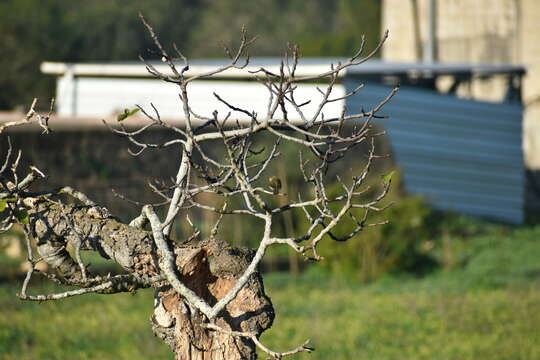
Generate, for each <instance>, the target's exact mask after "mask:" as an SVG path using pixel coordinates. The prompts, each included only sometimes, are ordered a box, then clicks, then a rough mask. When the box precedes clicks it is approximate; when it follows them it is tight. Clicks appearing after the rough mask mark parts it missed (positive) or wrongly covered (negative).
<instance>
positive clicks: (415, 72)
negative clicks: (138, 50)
mask: <svg viewBox="0 0 540 360" xmlns="http://www.w3.org/2000/svg"><path fill="white" fill-rule="evenodd" d="M281 61H282V58H275V57H258V58H253V59H250V63H249V65H248V66H247V67H246V68H244V69H229V70H227V71H225V72H223V73H220V74H217V75H215V76H213V78H254V77H255V76H257V74H255V73H253V72H254V71H257V70H259V69H260V68H261V67H264V68H265V69H267V70H269V71H271V72H274V73H279V66H280V63H281ZM346 61H347V59H346V58H323V57H315V58H301V59H300V60H299V63H298V68H297V71H296V75H297V76H299V77H302V76H314V75H318V74H321V73H323V72H326V71H329V70H330V66H331V65H332V64H334V65H335V64H337V63H338V62H341V63H344V62H346ZM229 62H230V60H228V59H199V60H192V61H190V63H189V64H190V67H189V70H188V71H187V72H186V76H188V77H189V76H196V75H201V74H203V73H205V72H208V71H212V70H215V69H216V68H218V67H222V66H225V65H227V64H228V63H229ZM151 63H152V65H154V66H155V67H156V69H158V70H159V71H161V72H162V73H165V74H168V75H172V72H171V71H170V69H169V67H168V66H167V65H166V64H164V63H162V62H151ZM240 64H241V62H240ZM183 66H184V65H183V64H178V67H179V68H182V67H183ZM41 71H42V72H43V73H45V74H55V75H63V74H65V73H67V72H71V73H72V74H73V75H75V76H118V77H152V75H151V74H149V73H148V71H147V70H146V68H145V66H144V64H143V63H142V62H109V63H73V64H72V63H60V62H48V61H46V62H43V63H42V64H41ZM524 72H525V68H524V67H523V66H521V65H511V64H470V63H421V62H417V63H404V62H387V61H382V60H376V59H372V60H369V61H367V62H365V63H363V64H361V65H358V66H351V67H349V68H347V69H346V70H343V71H342V72H341V73H340V76H342V77H344V76H348V75H350V76H354V75H366V74H374V75H407V76H419V75H429V76H434V75H448V74H453V75H456V74H470V75H492V74H507V73H517V74H523V73H524Z"/></svg>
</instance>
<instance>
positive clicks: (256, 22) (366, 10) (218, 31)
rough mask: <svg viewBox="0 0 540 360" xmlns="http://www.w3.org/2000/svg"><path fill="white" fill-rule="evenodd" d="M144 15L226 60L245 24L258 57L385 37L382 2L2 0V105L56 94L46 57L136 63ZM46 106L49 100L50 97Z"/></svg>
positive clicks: (164, 34)
mask: <svg viewBox="0 0 540 360" xmlns="http://www.w3.org/2000/svg"><path fill="white" fill-rule="evenodd" d="M139 11H140V12H142V13H144V14H145V16H146V17H147V18H148V19H149V21H151V22H152V24H153V25H154V28H155V29H156V30H157V31H158V32H159V34H160V37H161V39H162V41H163V43H164V44H171V43H172V42H173V41H174V42H176V43H177V44H178V46H179V47H180V48H181V49H182V50H183V51H184V52H185V53H186V54H187V55H189V56H190V57H191V58H194V57H222V56H223V52H222V49H221V47H220V44H221V43H229V42H231V41H232V40H233V39H236V38H237V37H238V36H237V35H238V32H239V30H240V28H241V26H242V25H246V26H247V27H248V30H249V31H250V32H251V33H252V34H256V35H259V40H258V41H257V46H256V47H255V49H254V55H257V56H279V55H282V54H283V51H284V45H285V44H286V42H287V41H293V42H296V43H298V44H299V45H300V47H301V52H302V55H303V56H346V55H349V54H350V52H351V51H352V50H353V49H354V48H355V47H357V46H358V44H359V42H360V39H361V36H362V34H366V38H367V40H368V44H375V43H376V41H377V39H378V38H379V34H380V2H379V1H376V0H362V1H355V0H338V1H324V0H312V1H310V2H309V3H308V4H306V2H305V1H301V0H289V1H286V0H261V1H257V2H254V1H251V2H250V1H240V0H231V1H219V0H159V1H158V0H94V1H88V2H79V1H69V0H41V1H38V0H4V1H2V2H0V49H2V56H0V69H1V70H0V90H1V91H0V110H13V109H17V108H21V107H25V106H26V105H28V104H29V103H30V102H31V99H32V98H34V97H39V98H42V99H47V98H50V97H52V96H53V94H54V86H55V84H54V79H53V78H48V77H45V76H43V75H42V74H41V73H40V70H39V64H40V63H41V62H42V61H44V60H48V61H62V62H84V61H104V62H106V61H136V59H137V56H138V55H139V54H145V55H148V54H147V52H148V51H147V49H148V48H149V47H150V43H149V39H148V37H147V36H146V34H145V33H144V29H143V27H142V25H141V24H140V23H139V20H138V17H137V13H138V12H139ZM43 103H46V101H44V102H43Z"/></svg>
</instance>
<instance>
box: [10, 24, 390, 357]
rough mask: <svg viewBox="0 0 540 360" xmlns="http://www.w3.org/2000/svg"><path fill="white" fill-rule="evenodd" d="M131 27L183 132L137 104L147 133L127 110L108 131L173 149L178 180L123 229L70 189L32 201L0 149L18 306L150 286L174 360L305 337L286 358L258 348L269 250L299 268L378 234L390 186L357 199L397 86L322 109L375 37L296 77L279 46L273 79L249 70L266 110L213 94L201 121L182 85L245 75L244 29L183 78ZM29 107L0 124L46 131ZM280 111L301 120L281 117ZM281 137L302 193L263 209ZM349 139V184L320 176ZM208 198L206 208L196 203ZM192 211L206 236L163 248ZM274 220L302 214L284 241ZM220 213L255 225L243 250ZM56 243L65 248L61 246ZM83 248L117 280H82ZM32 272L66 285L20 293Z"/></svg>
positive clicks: (158, 324)
mask: <svg viewBox="0 0 540 360" xmlns="http://www.w3.org/2000/svg"><path fill="white" fill-rule="evenodd" d="M141 20H142V22H143V24H144V26H145V27H146V28H147V30H148V32H149V34H150V36H151V37H152V39H153V42H154V44H155V45H156V48H157V51H158V52H159V55H160V56H161V57H162V60H163V62H165V63H166V64H167V65H168V71H166V72H161V71H158V69H157V67H156V66H154V65H152V63H150V62H145V64H146V67H147V69H148V71H149V72H150V73H151V74H152V75H153V76H154V77H156V78H158V79H162V80H164V81H166V82H169V83H173V84H176V85H177V86H178V89H179V98H180V102H181V105H182V109H183V115H184V118H185V126H184V127H179V126H173V125H172V124H170V123H167V122H166V121H163V120H162V119H161V117H160V115H159V112H158V110H157V109H155V108H154V109H153V110H152V111H148V109H144V108H142V107H140V108H139V109H140V111H141V112H142V113H144V115H145V116H146V117H147V119H148V124H147V125H145V126H142V127H141V128H137V129H133V128H129V127H127V126H125V125H124V120H125V118H127V117H128V116H129V115H130V114H131V113H132V112H129V111H128V112H126V113H124V114H123V115H121V116H120V117H119V119H118V120H119V125H118V126H116V125H115V126H112V125H109V124H107V125H108V126H109V127H110V129H111V130H112V131H113V132H115V133H116V134H118V135H120V136H122V137H125V138H126V139H128V140H129V142H130V152H131V153H132V154H133V155H134V156H138V155H139V154H141V153H142V152H144V151H159V149H163V148H166V147H175V148H177V149H178V151H179V166H178V169H177V172H176V177H175V178H174V179H173V180H172V181H171V182H170V183H168V182H167V180H164V181H161V182H159V183H154V184H150V186H151V188H152V190H153V191H154V192H155V193H157V194H158V195H159V196H160V197H161V198H162V199H163V201H162V202H161V203H158V204H140V205H141V212H140V215H139V216H138V217H136V218H135V219H133V220H132V221H131V222H129V223H123V222H121V221H120V220H119V219H118V218H116V217H114V216H113V215H112V214H110V212H109V211H108V210H107V208H105V207H102V206H100V205H98V204H96V203H95V202H94V201H92V200H91V199H89V198H88V196H86V195H85V194H83V193H81V192H79V191H77V190H75V189H73V188H71V187H69V186H66V187H63V188H60V189H53V190H50V191H41V192H32V191H31V189H30V186H31V185H32V183H33V182H34V181H36V180H38V179H40V178H45V177H46V176H45V174H43V173H42V172H41V171H39V170H38V168H36V167H32V168H31V169H30V171H29V172H28V173H27V174H25V176H24V177H20V176H18V173H19V171H18V163H19V159H20V156H21V154H20V153H19V154H18V155H17V156H14V155H13V151H12V148H11V146H10V147H9V151H8V153H7V155H6V157H5V161H4V165H3V166H2V167H1V169H0V184H1V188H0V210H1V211H2V214H3V215H4V217H3V222H2V226H3V229H4V230H6V229H8V228H9V227H10V226H11V225H12V224H14V223H18V224H19V225H20V226H21V227H22V229H23V230H24V233H25V235H26V244H27V250H28V261H29V262H30V264H31V266H30V269H29V270H28V273H27V275H26V278H25V280H24V282H23V284H22V288H21V291H20V293H19V294H18V296H19V297H20V298H21V299H23V300H30V301H47V300H57V299H62V298H66V297H70V296H76V295H82V294H88V293H99V294H113V293H119V292H129V291H134V290H136V289H138V288H149V287H152V288H155V289H156V292H155V304H154V313H153V316H152V324H153V331H154V334H155V335H157V336H158V337H160V338H161V339H163V340H164V341H165V342H166V343H167V344H168V345H169V346H170V347H171V349H172V351H174V353H175V354H176V358H177V359H253V358H255V357H256V348H257V347H258V348H259V349H260V350H261V351H263V352H265V353H267V354H268V355H269V356H270V357H272V358H276V359H280V358H282V357H284V356H287V355H291V354H295V353H298V352H302V351H311V350H312V349H311V348H310V347H308V342H307V341H306V342H305V343H304V344H301V345H300V346H297V347H296V348H294V349H292V350H290V351H285V352H276V351H273V350H270V349H268V348H267V347H265V346H264V345H263V344H262V343H261V342H260V341H259V336H260V335H261V333H262V332H263V331H265V330H266V329H268V328H269V327H270V326H271V325H272V321H273V318H274V311H273V307H272V303H271V302H270V299H269V298H268V297H267V296H266V294H265V292H264V287H263V282H262V278H261V275H260V273H259V271H258V268H259V265H260V263H261V260H262V259H263V257H264V255H265V252H266V251H267V249H268V248H269V247H270V246H273V245H285V246H289V247H290V248H292V249H293V250H294V251H296V252H297V253H299V254H301V255H302V256H303V257H305V258H306V259H309V260H315V261H318V260H321V259H322V257H321V256H320V255H319V253H318V252H317V246H318V245H319V244H320V243H321V241H346V240H348V239H351V238H353V237H354V236H355V235H356V234H358V233H359V232H360V231H362V229H364V228H365V227H368V226H373V225H377V224H371V223H369V222H368V218H369V214H370V212H373V211H380V210H382V209H383V208H384V207H383V206H381V205H380V204H381V200H382V199H383V198H384V197H385V195H386V194H387V192H388V189H389V186H390V181H388V179H383V181H382V186H381V187H380V189H379V190H380V191H379V192H378V193H377V194H376V195H375V196H374V197H372V198H370V200H368V201H366V200H365V194H366V191H367V189H368V186H367V185H366V179H367V177H368V174H369V172H370V169H371V167H372V164H373V162H374V161H375V160H376V159H378V158H380V157H384V155H377V154H376V153H375V146H374V139H375V137H377V136H379V135H381V133H380V132H376V131H375V130H374V129H373V127H372V124H371V121H372V119H373V118H375V117H378V115H377V114H378V112H379V110H380V109H381V108H382V106H383V105H384V104H385V103H386V102H387V101H389V100H390V98H391V97H392V96H393V95H394V94H395V92H396V89H395V90H394V91H392V92H391V93H390V94H389V95H388V97H387V98H385V99H382V101H381V102H380V103H379V104H378V105H377V106H375V107H373V108H372V109H370V110H369V111H360V112H357V113H355V114H352V115H347V114H346V112H345V110H344V111H343V112H342V114H341V115H340V116H339V117H336V118H325V116H324V110H325V106H326V105H327V104H329V103H332V102H335V101H339V100H342V99H344V98H347V97H350V96H353V95H354V94H355V93H356V92H357V91H358V90H359V88H358V89H355V90H353V91H351V92H350V93H347V94H346V95H345V96H338V97H335V96H333V90H334V87H335V85H336V84H337V81H338V78H339V76H340V74H341V72H342V71H344V70H345V69H346V68H348V67H351V66H357V65H360V64H362V63H363V62H365V61H366V60H367V59H369V58H371V57H372V56H373V55H374V54H375V53H376V52H377V51H378V50H379V49H380V47H381V46H382V43H383V42H384V40H385V39H386V36H387V34H385V36H384V38H383V39H382V41H381V42H380V43H379V44H378V45H377V46H376V47H375V48H374V49H373V50H372V51H371V52H370V53H369V54H367V55H365V56H364V55H363V50H364V43H362V44H361V46H360V49H359V50H358V52H357V53H355V54H354V55H353V56H352V57H351V58H350V59H349V60H348V61H346V62H343V63H337V64H335V65H333V66H331V67H330V68H329V69H328V71H326V72H324V73H322V74H319V75H317V76H308V77H301V76H297V75H296V70H297V66H298V50H297V48H296V47H290V48H289V50H288V51H287V54H286V56H285V57H284V59H283V61H282V62H281V66H280V67H279V71H278V72H271V71H270V70H269V69H265V68H260V69H258V70H257V71H256V72H255V75H256V78H257V80H258V81H259V82H260V83H261V84H263V85H264V86H265V87H266V89H267V90H268V108H267V113H266V114H262V115H261V114H257V113H255V112H253V111H252V110H250V109H244V108H240V107H238V106H235V105H234V104H230V103H229V102H227V100H226V99H224V98H223V97H222V96H220V95H218V94H215V97H216V99H217V100H219V101H220V102H221V103H223V104H224V105H226V106H227V108H228V109H229V110H230V111H229V112H228V113H227V114H226V115H225V116H222V115H221V114H218V113H217V111H214V112H213V115H212V116H211V117H204V116H202V115H200V114H197V113H195V112H194V110H193V109H192V107H191V105H190V97H189V94H190V93H189V89H190V84H191V83H192V82H193V81H195V80H198V79H204V78H209V77H212V76H214V75H216V74H219V73H222V72H225V71H230V70H231V69H244V68H245V67H246V66H247V65H248V64H249V56H248V53H247V51H248V48H249V46H250V44H252V43H253V41H254V39H251V38H248V36H247V34H246V32H245V31H243V32H242V35H241V41H240V45H239V47H238V49H237V50H236V51H235V52H231V51H229V50H228V49H226V53H227V55H229V57H230V63H229V64H228V65H226V66H224V67H221V68H217V69H215V70H213V71H210V72H208V73H205V74H202V75H197V76H190V71H189V62H188V60H187V59H186V58H185V57H184V56H183V55H182V54H181V53H180V51H179V50H178V49H177V47H176V46H174V51H175V52H174V56H173V55H170V54H169V52H167V50H166V49H165V48H164V47H163V46H162V44H161V43H160V41H159V40H158V37H157V35H156V34H155V32H154V30H153V29H152V27H151V26H150V25H149V24H148V23H146V21H145V20H144V18H143V17H142V16H141ZM143 60H144V59H143ZM315 80H318V81H321V80H324V81H325V82H326V86H325V87H324V90H319V91H320V98H319V99H317V100H315V99H312V100H311V101H312V102H313V103H315V104H316V106H315V109H316V110H315V112H307V111H305V110H304V109H305V105H306V104H307V102H304V103H301V102H300V101H299V100H298V99H297V97H296V96H295V90H296V89H297V86H298V84H300V83H303V82H308V81H315ZM34 105H35V104H33V106H32V108H31V111H30V112H29V113H28V115H27V117H26V118H25V119H23V120H21V121H20V122H15V123H13V124H6V125H4V127H8V126H16V125H21V124H25V123H28V122H32V121H36V120H37V121H39V123H40V124H41V126H42V127H43V128H44V129H45V130H46V131H48V125H47V119H48V117H47V116H37V117H36V115H37V114H36V113H35V111H34ZM291 111H292V112H294V113H295V116H297V117H299V118H300V119H301V121H297V122H294V121H291V120H290V118H291ZM239 113H241V114H243V115H247V116H248V118H249V120H248V121H239V120H237V119H236V118H235V116H236V115H237V114H239ZM4 127H2V128H0V131H2V130H3V129H4ZM155 127H161V128H166V129H169V130H170V132H171V133H172V134H174V135H175V138H174V139H173V140H170V141H167V142H164V143H150V142H147V141H143V140H141V135H142V134H144V133H145V132H146V131H147V130H149V129H151V128H155ZM259 133H266V134H268V135H269V136H270V137H272V138H273V139H274V144H273V146H272V147H271V148H268V149H265V148H263V149H261V148H260V146H257V137H256V136H257V134H259ZM281 142H291V143H293V144H295V145H296V146H297V147H298V150H299V152H298V158H297V159H295V160H296V162H297V165H298V171H299V172H301V174H302V178H303V188H304V191H302V192H300V193H299V194H289V197H288V198H289V199H294V198H295V199H296V200H294V201H290V202H289V203H287V204H286V205H283V204H282V205H281V206H278V207H275V206H274V207H273V206H272V205H271V204H272V201H271V200H272V199H273V198H275V197H276V196H280V195H282V194H283V191H285V189H282V185H281V180H280V179H279V178H277V177H275V176H271V177H268V175H267V172H268V169H269V166H270V165H271V164H272V163H274V162H276V161H277V160H278V159H280V157H281V156H282V155H281V153H280V151H279V149H280V143H281ZM207 143H211V144H212V147H213V148H219V149H220V151H219V153H220V154H221V156H216V153H217V152H216V151H213V152H209V151H208V146H207V145H206V144H207ZM359 144H367V145H368V146H367V148H368V151H367V153H366V154H364V155H365V165H364V166H363V168H361V169H357V171H353V172H352V176H351V177H350V178H348V179H346V178H345V176H344V175H342V177H339V176H338V177H336V178H334V179H330V178H329V177H330V176H329V173H328V170H329V168H330V167H332V166H333V164H334V163H335V162H336V161H338V160H340V159H342V158H343V156H344V155H345V154H346V153H347V152H349V151H350V150H351V149H353V148H355V147H356V146H358V145H359ZM174 161H176V159H171V163H172V162H174ZM336 181H337V182H338V183H339V184H340V187H341V191H340V193H339V194H337V195H329V191H328V187H329V184H331V183H335V182H336ZM208 194H210V195H211V196H213V198H214V199H217V200H212V201H208ZM293 195H294V196H293ZM66 197H71V198H72V200H71V201H69V199H67V198H66ZM362 199H363V200H362ZM195 209H197V211H206V212H211V213H214V214H216V219H217V221H216V222H215V224H212V226H210V227H209V228H211V231H209V233H208V234H207V236H202V235H201V232H200V230H199V229H197V228H196V226H195V225H193V233H192V234H191V235H190V236H186V238H185V239H181V240H178V239H176V240H175V239H173V238H172V237H171V231H172V229H173V227H174V226H175V221H179V220H178V219H179V218H183V217H186V219H187V221H190V216H189V215H190V213H191V212H192V211H194V210H195ZM355 209H357V210H356V211H353V210H355ZM358 209H360V210H361V211H362V216H361V217H358V216H357V215H355V214H358ZM286 212H300V213H301V214H303V216H304V217H305V219H306V220H307V222H308V223H309V226H308V227H307V228H306V229H305V232H304V233H303V234H300V235H298V236H296V237H292V235H290V236H291V237H278V236H276V235H275V234H274V231H273V224H274V223H275V221H276V219H279V217H280V216H283V214H285V213H286ZM230 216H238V217H254V218H255V219H257V221H259V222H260V228H261V235H260V238H259V239H258V247H257V248H256V249H255V250H254V251H253V250H250V249H246V248H232V247H231V246H230V245H229V243H228V242H227V239H222V238H221V237H220V228H221V227H220V224H221V222H222V220H223V219H224V218H226V217H230ZM345 219H349V221H352V223H353V224H354V225H353V226H352V227H351V231H350V233H349V234H347V235H345V236H338V235H337V234H334V233H333V229H334V228H335V226H336V225H337V224H339V223H340V222H342V221H343V220H345ZM68 246H69V247H70V248H71V249H73V251H68ZM81 251H95V252H98V253H99V254H100V255H101V256H103V257H105V258H110V259H112V260H114V261H115V262H116V263H118V264H119V265H120V266H121V267H122V268H123V269H124V270H125V272H124V273H122V274H116V275H108V276H99V275H96V274H93V273H92V271H91V270H90V269H89V268H88V267H87V265H86V264H85V263H84V261H83V259H82V257H81ZM41 261H44V262H46V263H47V264H48V265H49V267H50V269H52V270H53V271H52V272H49V273H42V272H40V271H38V270H37V269H36V267H35V265H36V264H37V263H39V262H41ZM36 273H39V274H40V275H42V276H45V277H47V278H48V279H50V280H51V281H54V282H57V283H59V284H63V285H70V286H76V287H77V288H78V289H77V290H70V291H65V292H59V293H49V294H38V295H32V294H30V293H29V290H28V287H29V282H30V279H31V277H32V276H33V275H34V274H36Z"/></svg>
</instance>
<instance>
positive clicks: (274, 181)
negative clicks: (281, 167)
mask: <svg viewBox="0 0 540 360" xmlns="http://www.w3.org/2000/svg"><path fill="white" fill-rule="evenodd" d="M268 185H270V188H271V189H272V192H273V193H274V195H277V194H279V191H280V190H281V179H280V178H278V177H277V176H270V177H269V178H268Z"/></svg>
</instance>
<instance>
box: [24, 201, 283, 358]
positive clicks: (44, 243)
mask: <svg viewBox="0 0 540 360" xmlns="http://www.w3.org/2000/svg"><path fill="white" fill-rule="evenodd" d="M25 204H26V205H27V206H28V208H29V211H28V212H29V219H30V222H29V227H30V230H31V232H32V235H33V236H34V237H35V239H36V240H37V248H38V252H39V253H40V255H41V256H42V257H44V261H45V262H47V264H49V265H50V266H51V267H52V268H54V269H55V270H56V271H57V272H58V273H59V274H60V275H61V276H63V277H64V278H66V279H69V280H71V281H81V276H82V273H81V269H80V266H79V264H78V263H77V262H76V261H75V260H74V259H73V258H72V257H71V255H70V254H69V252H68V251H67V250H66V247H67V245H68V243H72V244H77V245H79V244H78V243H77V242H79V243H80V248H81V249H82V250H93V251H98V252H99V253H100V254H101V255H102V256H104V257H107V258H110V259H113V260H114V261H116V262H117V263H118V264H119V265H120V266H122V268H123V269H124V270H126V271H127V272H128V273H131V274H135V275H138V276H141V277H148V276H155V275H159V274H160V269H159V267H158V266H157V264H158V260H157V254H156V249H155V246H154V243H153V238H152V234H151V232H148V231H146V230H142V229H137V228H135V227H131V226H129V225H126V224H124V223H122V222H120V221H119V220H118V219H116V218H114V217H112V216H110V215H109V213H108V211H106V209H104V208H101V207H98V206H72V205H63V204H60V203H57V202H51V201H48V200H43V199H35V198H34V199H26V200H25ZM80 239H83V241H82V243H81V241H80ZM174 253H175V256H176V266H177V271H178V274H179V276H180V280H181V281H182V282H183V283H184V284H185V285H186V286H187V287H189V288H190V289H191V290H193V291H194V292H195V293H196V294H197V295H198V296H200V297H201V298H202V299H204V300H205V301H206V302H207V303H208V304H209V305H210V306H213V305H214V304H215V303H216V302H217V301H218V300H219V299H220V298H222V297H223V296H224V295H225V294H226V293H227V292H228V291H229V290H230V289H231V288H232V287H233V286H234V284H235V281H236V279H237V278H238V277H239V276H240V275H241V274H242V273H243V271H244V270H245V269H246V267H247V266H248V264H249V262H250V260H251V259H252V258H253V254H254V253H253V251H251V250H249V249H244V248H230V247H229V246H228V244H227V243H225V242H223V241H220V240H217V239H206V240H203V241H200V242H191V243H186V244H181V245H175V246H174ZM273 319H274V310H273V307H272V303H271V302H270V299H269V298H268V297H267V296H266V295H265V292H264V286H263V283H262V278H261V276H260V274H259V273H258V272H256V273H254V274H253V275H252V276H251V277H250V279H249V281H248V283H247V284H246V286H245V287H244V288H243V289H242V290H241V291H240V293H239V294H238V295H237V296H236V298H235V299H234V300H233V301H231V302H230V303H229V304H228V305H227V307H226V309H225V310H224V311H222V313H221V314H220V315H219V316H218V317H217V318H216V319H215V321H214V324H216V325H218V326H219V327H221V328H223V329H226V330H232V331H243V332H250V333H253V334H257V335H260V334H261V333H262V332H263V331H265V330H266V329H268V328H269V327H270V326H271V325H272V322H273ZM151 322H152V329H153V331H154V334H155V335H156V336H158V337H159V338H161V339H162V340H163V341H165V342H166V343H167V344H168V345H169V346H170V347H171V349H172V350H173V351H174V353H175V356H176V359H201V360H202V359H204V360H207V359H208V360H214V359H216V360H217V359H255V358H256V351H255V344H254V343H253V342H252V341H251V340H250V339H246V338H242V337H234V336H231V335H229V334H226V333H223V332H217V331H212V330H208V329H205V328H204V327H203V325H204V324H205V323H207V320H206V319H205V317H204V315H202V314H201V313H200V312H199V311H198V310H196V309H194V308H192V307H190V305H189V303H188V302H187V301H186V300H185V299H184V298H183V297H181V296H180V295H179V294H178V293H176V291H175V290H174V289H172V288H171V287H170V286H169V285H168V283H167V282H166V281H163V282H161V283H160V284H159V287H158V289H157V290H156V294H155V304H154V314H153V315H152V319H151Z"/></svg>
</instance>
